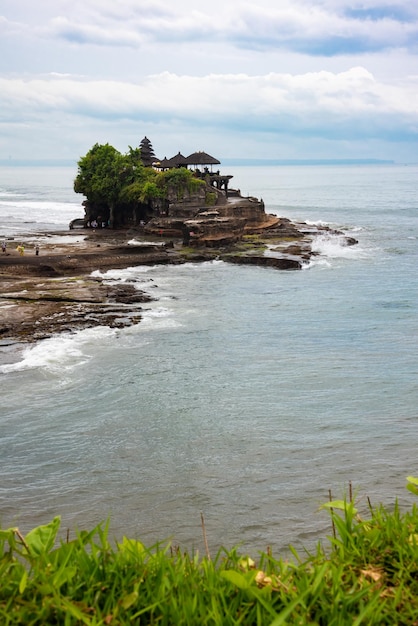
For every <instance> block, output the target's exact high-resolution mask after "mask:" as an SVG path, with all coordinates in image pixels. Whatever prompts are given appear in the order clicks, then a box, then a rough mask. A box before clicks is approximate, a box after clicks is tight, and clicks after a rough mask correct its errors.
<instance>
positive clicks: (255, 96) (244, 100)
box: [0, 67, 418, 140]
mask: <svg viewBox="0 0 418 626" xmlns="http://www.w3.org/2000/svg"><path fill="white" fill-rule="evenodd" d="M417 82H418V81H415V82H410V83H406V84H400V85H398V86H394V85H388V84H385V83H382V82H379V81H377V80H376V79H375V78H374V76H373V75H372V74H371V73H370V72H368V71H367V70H366V69H364V68H362V67H354V68H352V69H350V70H348V71H345V72H340V73H332V72H326V71H320V72H310V73H306V74H300V75H291V74H283V73H269V74H266V75H259V76H248V75H246V74H236V75H222V74H211V75H207V76H204V77H196V76H189V75H176V74H173V73H170V72H163V73H161V74H158V75H154V76H150V77H148V78H147V79H146V80H144V81H143V82H141V83H139V84H135V83H128V82H116V81H98V80H94V81H92V80H88V79H84V80H81V79H76V78H68V77H66V76H55V75H52V76H50V77H47V78H39V79H36V80H35V79H33V80H28V81H24V80H22V79H0V110H1V111H2V114H1V118H0V119H2V120H3V121H7V120H12V119H13V120H15V121H21V122H30V121H31V120H32V121H34V120H37V119H39V118H42V117H47V116H49V115H53V114H54V113H57V115H62V116H67V117H68V116H75V117H81V118H85V120H86V123H87V120H88V119H89V118H91V119H102V120H106V121H107V122H108V123H109V124H112V123H117V122H121V121H123V120H130V121H133V122H135V121H140V120H142V121H144V120H152V121H153V123H163V122H167V121H168V120H171V121H172V122H173V123H182V124H189V125H196V126H200V127H202V128H203V127H207V128H208V127H214V126H216V127H217V128H218V129H220V128H225V129H228V130H231V129H233V128H235V129H240V130H241V132H247V133H249V132H253V131H255V130H256V129H258V130H259V131H263V132H267V131H268V132H272V133H279V134H280V133H283V132H290V131H291V132H293V133H297V134H299V135H301V134H307V135H320V134H322V135H326V136H334V137H340V138H341V137H347V138H353V137H355V136H359V135H362V136H363V137H365V136H366V137H367V136H370V137H373V136H376V134H380V135H384V136H387V137H389V138H390V137H392V136H400V137H402V139H403V140H408V137H409V138H410V139H411V140H412V139H414V140H416V139H417V128H418V90H417Z"/></svg>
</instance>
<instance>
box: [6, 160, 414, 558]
mask: <svg viewBox="0 0 418 626" xmlns="http://www.w3.org/2000/svg"><path fill="white" fill-rule="evenodd" d="M24 169H26V168H21V170H20V176H22V170H23V171H24ZM229 169H230V170H231V173H232V174H234V179H233V180H234V185H235V186H236V187H239V188H240V189H241V191H242V193H249V194H251V195H256V196H258V197H263V199H264V201H265V203H266V208H267V211H268V212H271V213H276V214H280V215H285V216H288V217H290V218H292V219H295V220H298V219H300V220H305V221H310V222H316V221H322V222H325V223H329V224H331V225H332V226H336V227H340V228H343V229H344V230H345V232H347V234H349V235H352V236H355V237H356V238H357V239H358V241H359V244H358V245H357V246H355V247H349V248H347V247H345V246H343V245H342V244H343V242H342V240H341V239H340V238H338V237H324V238H322V239H320V240H319V241H318V243H317V246H316V247H317V251H318V256H317V257H316V258H315V260H314V262H313V263H312V264H311V265H310V266H309V267H308V268H306V269H304V270H302V271H300V272H280V271H276V270H272V269H265V268H257V267H246V266H243V267H239V266H234V265H231V266H230V265H227V264H224V263H222V262H213V263H205V264H200V265H199V264H187V265H184V266H181V267H170V266H167V267H151V268H129V269H128V270H117V271H113V272H108V273H107V274H106V275H105V277H106V279H107V280H129V281H132V282H134V283H135V284H136V285H137V286H138V287H139V288H141V289H145V290H146V291H148V292H149V293H151V294H153V295H154V297H155V298H156V300H155V302H153V303H151V304H150V305H149V306H148V305H147V307H146V310H145V311H144V318H143V321H142V322H141V324H139V325H138V326H136V327H134V328H130V329H126V330H123V331H121V330H110V329H107V328H103V327H100V328H95V329H90V330H86V331H83V332H78V333H75V334H72V335H64V336H60V337H55V338H52V339H50V340H45V341H43V342H40V343H39V344H37V345H35V346H33V347H31V348H28V349H27V350H26V351H24V352H18V353H17V354H15V356H14V360H15V362H14V363H9V364H6V365H3V366H1V368H0V372H1V373H0V383H1V397H2V407H3V409H2V414H1V415H2V417H0V433H1V439H0V459H1V471H2V479H1V483H0V511H1V518H2V522H3V524H11V523H13V524H19V525H20V527H21V528H23V529H28V528H30V527H31V526H32V525H33V524H37V523H41V522H45V521H47V520H49V519H50V518H51V517H52V516H53V515H56V514H61V515H62V518H63V525H64V527H70V528H74V527H75V526H78V527H80V528H85V527H91V526H92V525H93V524H94V523H96V522H99V521H100V520H102V519H104V518H106V517H107V516H110V519H111V533H112V534H113V535H114V536H116V537H120V536H121V535H122V534H123V533H125V534H128V535H131V536H136V537H138V538H140V539H142V540H144V541H146V542H148V543H149V542H151V541H156V540H163V539H166V538H172V539H173V540H174V541H175V542H176V543H177V544H180V545H181V546H184V547H189V548H190V547H198V548H199V549H202V537H201V528H200V513H201V512H202V513H203V514H204V516H205V522H206V530H207V534H208V541H209V544H210V546H212V548H213V549H214V548H215V547H217V546H219V545H222V544H223V545H226V546H228V547H230V546H232V545H236V544H237V543H242V544H243V546H245V547H246V548H248V549H249V550H250V551H255V550H257V549H263V548H265V547H266V546H267V545H270V546H273V548H275V549H276V551H277V550H282V549H284V548H285V546H286V545H287V544H288V543H293V544H295V545H297V546H301V545H304V546H312V545H313V543H314V541H315V539H316V538H317V537H323V536H325V534H329V532H330V527H329V522H328V519H327V517H326V515H325V514H323V513H319V512H318V511H317V509H318V506H319V505H320V504H321V503H322V502H324V501H325V500H327V499H328V490H329V489H332V492H333V494H334V495H335V497H340V496H341V495H342V494H343V491H344V489H346V488H347V485H348V481H350V480H351V481H352V483H353V486H354V488H355V489H358V491H359V497H360V498H362V500H361V502H363V504H365V500H366V495H367V496H369V497H370V499H371V501H372V503H373V502H374V503H377V502H380V501H383V502H385V503H387V504H389V505H391V504H392V503H393V502H394V500H395V498H398V499H399V500H400V502H401V503H402V504H405V505H407V504H408V503H410V502H412V501H413V496H412V495H411V494H408V492H406V490H405V489H404V485H405V477H406V476H407V475H409V474H415V475H418V462H417V454H416V448H417V442H418V419H417V399H418V383H417V380H418V378H417V374H418V352H417V343H418V317H417V313H416V311H417V295H418V291H417V282H418V280H417V272H416V268H417V245H418V244H417V242H418V210H417V206H418V201H417V194H416V180H417V169H418V168H416V167H400V166H367V167H342V166H341V167H331V166H327V167H322V166H321V167H319V166H317V167H313V166H311V167H309V166H306V167H296V166H295V167H291V166H289V167H283V166H282V167H269V168H261V167H235V168H229ZM1 174H2V172H0V190H1V189H3V192H4V193H9V194H10V193H12V194H13V192H14V191H16V189H15V187H14V186H13V185H14V181H13V180H12V181H11V182H10V172H9V181H8V182H7V184H5V181H4V180H3V179H2V178H1ZM51 174H52V170H47V169H46V170H45V171H44V173H43V174H42V176H43V180H44V185H42V180H40V179H39V176H38V178H37V181H38V185H39V186H40V188H41V189H43V193H44V195H43V199H41V198H40V196H39V193H38V191H37V190H36V189H35V190H34V191H33V192H32V195H31V193H30V192H28V194H29V197H27V198H25V199H23V200H22V199H21V202H26V201H27V202H36V203H40V204H39V206H38V205H37V208H36V211H35V210H34V209H32V213H31V217H32V223H33V224H34V228H35V229H39V230H42V226H43V224H44V223H48V220H47V219H46V218H45V216H44V212H43V209H42V202H49V201H50V200H49V198H52V201H54V202H55V201H57V202H59V203H64V205H65V204H67V206H64V209H65V210H64V213H65V219H64V220H63V224H64V225H66V223H67V218H68V215H67V212H68V213H69V212H70V210H73V207H74V206H76V204H75V203H76V202H77V200H78V198H74V195H73V193H72V192H71V189H70V188H69V191H68V196H66V190H67V187H66V182H65V181H66V180H67V179H68V180H70V174H71V173H70V172H69V171H67V172H66V174H65V175H64V172H62V176H61V177H60V179H59V182H57V183H56V185H57V190H56V195H54V193H55V191H54V180H57V178H56V177H55V178H53V177H52V175H51ZM16 180H17V179H16ZM4 198H5V196H1V192H0V201H1V200H3V201H4V202H7V200H4ZM54 198H58V200H54ZM14 200H15V201H16V198H15V199H14ZM70 205H71V206H70ZM1 206H2V205H0V211H1V210H2V209H1ZM4 206H5V205H3V207H4ZM12 208H13V207H11V205H9V206H8V207H7V209H8V210H9V213H8V214H10V211H11V210H12ZM57 208H60V209H62V207H61V205H60V206H59V207H57ZM19 210H20V211H23V212H24V206H22V205H20V206H19ZM5 211H6V209H4V210H3V213H1V212H0V227H1V224H2V221H1V220H2V219H5V217H4V215H5ZM2 216H3V217H2ZM56 223H57V227H59V220H58V221H57V222H56ZM10 350H11V348H10V347H9V348H3V351H4V353H5V354H6V352H7V354H6V356H8V357H9V356H10ZM13 350H15V352H16V350H17V348H13ZM9 360H10V359H9ZM3 362H4V361H3ZM361 502H360V505H361Z"/></svg>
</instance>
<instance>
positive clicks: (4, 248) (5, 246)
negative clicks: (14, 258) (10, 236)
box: [1, 239, 7, 254]
mask: <svg viewBox="0 0 418 626" xmlns="http://www.w3.org/2000/svg"><path fill="white" fill-rule="evenodd" d="M6 248H7V242H6V240H5V239H3V241H2V242H1V251H2V252H3V254H6Z"/></svg>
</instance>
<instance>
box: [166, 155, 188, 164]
mask: <svg viewBox="0 0 418 626" xmlns="http://www.w3.org/2000/svg"><path fill="white" fill-rule="evenodd" d="M168 163H169V165H168V166H167V167H180V166H182V165H188V163H189V161H188V160H187V159H186V157H185V156H183V155H182V154H181V152H178V153H177V154H176V155H175V156H173V157H171V159H168Z"/></svg>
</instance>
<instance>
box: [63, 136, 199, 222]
mask: <svg viewBox="0 0 418 626" xmlns="http://www.w3.org/2000/svg"><path fill="white" fill-rule="evenodd" d="M204 186H205V182H204V181H202V180H199V179H197V178H196V177H195V176H194V174H193V172H192V171H190V170H188V169H186V168H184V167H182V168H178V169H170V170H167V171H164V172H158V171H156V170H155V169H153V168H152V167H150V166H147V165H144V163H143V159H142V155H141V149H140V148H131V147H129V150H128V152H127V153H126V154H122V153H120V152H119V151H118V150H116V148H114V147H113V146H111V145H109V144H104V145H100V144H97V143H96V144H95V145H94V146H93V147H92V148H91V149H90V150H89V151H88V152H87V154H86V155H85V156H83V157H81V158H80V159H79V161H78V171H77V176H76V178H75V180H74V191H75V192H76V193H81V194H83V195H84V196H85V198H86V203H85V206H86V220H87V221H93V220H97V221H99V222H104V223H105V224H106V225H107V224H109V225H110V226H112V227H117V226H120V225H129V224H138V223H139V222H140V221H141V220H146V219H148V218H149V217H150V216H152V215H155V214H156V213H157V214H158V213H159V212H162V213H164V212H165V211H166V209H167V207H168V201H169V196H170V195H173V194H174V195H175V196H176V198H177V199H178V200H181V199H182V197H183V194H185V193H186V191H187V192H188V193H192V192H193V191H196V190H198V189H200V188H202V187H204Z"/></svg>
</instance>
